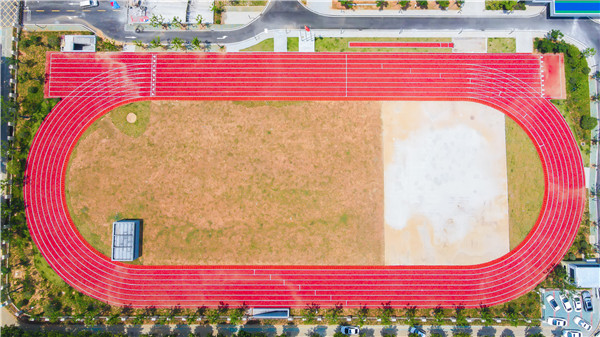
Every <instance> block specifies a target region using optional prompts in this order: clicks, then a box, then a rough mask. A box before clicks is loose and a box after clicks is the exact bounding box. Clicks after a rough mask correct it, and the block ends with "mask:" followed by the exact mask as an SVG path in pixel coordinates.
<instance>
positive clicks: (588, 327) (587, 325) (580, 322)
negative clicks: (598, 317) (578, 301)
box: [573, 316, 592, 331]
mask: <svg viewBox="0 0 600 337" xmlns="http://www.w3.org/2000/svg"><path fill="white" fill-rule="evenodd" d="M573 322H574V323H575V324H577V325H579V326H580V327H582V328H584V329H586V330H587V331H590V330H592V326H591V325H590V323H588V322H586V321H584V320H583V318H581V317H579V316H575V317H573Z"/></svg>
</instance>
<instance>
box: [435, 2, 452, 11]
mask: <svg viewBox="0 0 600 337" xmlns="http://www.w3.org/2000/svg"><path fill="white" fill-rule="evenodd" d="M436 2H437V4H438V6H440V8H441V9H446V8H448V7H449V6H450V1H447V0H437V1H436Z"/></svg>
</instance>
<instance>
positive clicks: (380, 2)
mask: <svg viewBox="0 0 600 337" xmlns="http://www.w3.org/2000/svg"><path fill="white" fill-rule="evenodd" d="M338 2H339V3H340V5H342V6H343V7H345V8H347V9H352V8H354V7H355V6H356V3H355V2H354V0H338ZM393 2H396V4H398V5H400V7H402V9H408V7H409V6H410V4H411V0H400V1H389V0H375V6H376V7H378V8H379V9H380V10H382V9H384V8H385V7H388V6H389V5H390V3H393ZM435 3H436V4H437V5H438V6H439V7H440V8H441V9H447V8H448V7H450V1H448V0H436V1H435ZM455 3H456V5H457V6H458V7H462V6H463V4H464V3H465V1H464V0H457V1H455ZM415 4H416V5H417V7H419V8H421V9H427V8H429V1H426V0H417V1H415Z"/></svg>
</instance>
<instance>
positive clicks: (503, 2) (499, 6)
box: [485, 0, 526, 11]
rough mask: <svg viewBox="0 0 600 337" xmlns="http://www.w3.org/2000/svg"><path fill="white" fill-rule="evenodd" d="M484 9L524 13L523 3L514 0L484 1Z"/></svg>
mask: <svg viewBox="0 0 600 337" xmlns="http://www.w3.org/2000/svg"><path fill="white" fill-rule="evenodd" d="M485 9H487V10H492V11H494V10H496V11H497V10H503V11H515V10H517V11H524V10H525V9H526V7H525V1H514V0H486V1H485Z"/></svg>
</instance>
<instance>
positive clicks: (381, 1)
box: [375, 0, 388, 10]
mask: <svg viewBox="0 0 600 337" xmlns="http://www.w3.org/2000/svg"><path fill="white" fill-rule="evenodd" d="M387 5H388V2H387V0H375V6H377V7H378V8H379V9H380V10H382V9H383V8H384V7H387Z"/></svg>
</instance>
